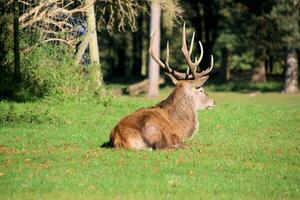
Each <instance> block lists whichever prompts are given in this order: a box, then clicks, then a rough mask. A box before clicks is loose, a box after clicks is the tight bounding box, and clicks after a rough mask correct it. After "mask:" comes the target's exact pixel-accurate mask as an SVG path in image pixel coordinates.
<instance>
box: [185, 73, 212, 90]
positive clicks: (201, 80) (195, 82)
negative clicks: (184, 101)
mask: <svg viewBox="0 0 300 200" xmlns="http://www.w3.org/2000/svg"><path fill="white" fill-rule="evenodd" d="M208 78H209V76H208V75H207V76H203V77H201V78H198V79H196V80H192V81H189V86H190V87H191V88H193V87H196V88H199V87H202V85H203V84H204V83H205V82H206V81H207V79H208Z"/></svg>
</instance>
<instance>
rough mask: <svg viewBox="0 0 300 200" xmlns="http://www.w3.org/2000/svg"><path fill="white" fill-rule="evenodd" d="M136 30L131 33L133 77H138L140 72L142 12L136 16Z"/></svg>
mask: <svg viewBox="0 0 300 200" xmlns="http://www.w3.org/2000/svg"><path fill="white" fill-rule="evenodd" d="M137 25H138V31H136V32H134V33H133V34H132V42H133V44H132V46H133V48H132V51H133V52H132V54H133V66H132V70H131V74H132V75H133V76H134V77H140V76H141V72H142V64H143V63H142V57H143V15H142V13H141V14H140V16H139V17H138V18H137Z"/></svg>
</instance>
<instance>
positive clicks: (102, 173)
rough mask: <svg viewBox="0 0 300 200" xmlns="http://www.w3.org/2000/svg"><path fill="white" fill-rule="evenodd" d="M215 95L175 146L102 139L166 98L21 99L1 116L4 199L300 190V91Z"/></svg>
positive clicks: (270, 195)
mask: <svg viewBox="0 0 300 200" xmlns="http://www.w3.org/2000/svg"><path fill="white" fill-rule="evenodd" d="M166 95H167V92H164V93H163V95H162V96H166ZM210 95H211V96H212V97H213V98H214V99H215V100H216V102H217V106H216V107H215V108H214V109H213V110H205V111H202V112H199V121H200V128H199V131H198V133H197V135H195V136H194V138H193V139H192V140H191V141H188V142H187V146H186V147H185V148H184V149H178V150H175V151H129V150H114V149H107V148H100V146H101V145H102V144H103V143H105V142H106V141H107V140H108V138H109V132H110V130H111V129H112V128H113V126H114V125H115V124H116V123H117V122H118V121H119V120H120V118H122V117H123V116H125V115H126V114H128V113H130V112H132V111H134V110H135V109H137V108H140V107H147V106H150V105H153V104H155V103H157V102H158V101H159V100H160V99H147V98H145V97H126V96H122V97H116V98H115V99H114V100H113V102H112V106H111V107H109V108H106V107H104V106H102V105H100V104H93V103H91V104H87V103H59V102H48V103H17V104H15V105H14V110H15V114H14V117H13V119H12V120H11V122H7V123H2V124H0V199H299V198H300V95H282V94H279V93H262V94H259V95H258V96H255V97H252V98H251V97H249V95H248V94H241V93H222V92H210ZM0 107H2V108H5V109H6V108H7V107H8V103H1V104H0ZM41 108H42V109H44V110H46V111H47V112H40V111H37V110H40V109H41ZM24 113H27V115H28V118H29V119H30V120H26V117H24ZM35 113H37V115H45V117H43V116H38V117H40V118H39V120H36V121H35V118H36V117H37V116H36V115H34V114H35ZM22 114H23V117H22V118H20V117H18V116H20V115H22ZM31 115H32V116H33V117H32V116H31ZM24 118H25V120H24ZM31 118H32V119H31ZM52 118H53V119H54V120H52ZM29 122H31V123H29Z"/></svg>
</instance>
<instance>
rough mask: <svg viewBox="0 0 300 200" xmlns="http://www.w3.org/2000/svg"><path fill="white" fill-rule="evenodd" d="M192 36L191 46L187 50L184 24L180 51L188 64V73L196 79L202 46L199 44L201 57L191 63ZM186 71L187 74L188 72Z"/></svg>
mask: <svg viewBox="0 0 300 200" xmlns="http://www.w3.org/2000/svg"><path fill="white" fill-rule="evenodd" d="M194 36H195V35H194V34H193V37H192V41H191V45H190V50H188V49H187V46H186V33H185V23H184V24H183V31H182V47H181V51H182V53H183V55H184V57H185V60H186V61H187V63H188V66H189V68H190V70H189V71H191V72H192V76H193V78H194V79H195V78H196V71H197V66H198V65H199V64H200V62H201V59H202V54H203V51H202V50H203V48H202V44H201V43H199V44H200V49H201V55H200V57H199V59H196V61H195V62H192V60H191V57H190V56H191V54H192V49H193V42H194ZM189 71H188V70H187V72H189Z"/></svg>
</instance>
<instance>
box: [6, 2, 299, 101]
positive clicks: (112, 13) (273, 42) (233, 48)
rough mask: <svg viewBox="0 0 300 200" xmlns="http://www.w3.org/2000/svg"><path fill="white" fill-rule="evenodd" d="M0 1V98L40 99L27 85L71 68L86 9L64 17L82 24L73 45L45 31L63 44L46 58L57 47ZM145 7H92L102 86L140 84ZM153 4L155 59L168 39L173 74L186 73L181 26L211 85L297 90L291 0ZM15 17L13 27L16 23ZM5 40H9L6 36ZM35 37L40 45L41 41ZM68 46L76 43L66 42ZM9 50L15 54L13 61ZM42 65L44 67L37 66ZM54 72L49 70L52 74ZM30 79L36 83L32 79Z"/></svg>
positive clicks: (144, 68)
mask: <svg viewBox="0 0 300 200" xmlns="http://www.w3.org/2000/svg"><path fill="white" fill-rule="evenodd" d="M0 2H1V6H0V14H1V19H0V33H1V35H0V45H1V52H0V65H1V69H0V70H1V75H0V76H1V77H0V78H1V89H0V93H1V97H7V96H12V95H13V94H14V93H15V91H16V90H17V89H18V88H20V87H25V88H26V90H28V88H30V89H29V90H30V91H34V92H35V93H36V94H39V95H42V94H43V92H44V89H45V88H44V89H43V90H42V91H39V89H37V88H36V87H32V85H34V86H43V87H44V86H45V83H47V84H48V85H47V84H46V85H47V86H45V87H46V88H47V87H54V85H55V86H57V84H59V83H61V82H62V81H61V80H55V81H54V82H55V83H53V81H52V79H53V78H54V77H57V76H56V75H55V76H51V77H50V78H49V75H47V73H45V71H47V70H45V68H46V66H47V65H49V66H53V65H60V63H64V64H65V68H67V66H69V65H70V66H73V65H74V64H73V65H72V64H70V63H69V62H72V59H73V58H72V57H73V56H74V55H75V54H76V51H78V48H79V46H80V45H78V44H80V38H81V37H82V36H81V35H82V34H85V33H84V32H86V30H85V29H86V28H84V27H85V26H86V23H85V19H86V18H85V17H84V14H82V13H84V12H86V11H82V12H81V14H80V12H79V14H76V15H74V16H66V19H69V18H72V19H80V20H82V21H83V24H85V25H84V26H83V25H82V23H81V28H82V27H83V28H82V29H84V31H83V33H80V34H81V35H80V34H77V35H76V34H75V36H76V37H77V38H76V39H79V40H75V39H74V34H73V33H72V34H69V35H68V34H66V32H63V30H64V29H62V30H60V28H56V29H52V30H51V31H52V32H51V34H52V35H51V34H50V33H49V30H47V31H48V32H47V34H46V36H48V37H49V34H50V35H51V36H53V34H54V35H55V34H57V35H55V36H57V37H63V38H59V39H60V41H62V40H63V41H64V42H65V43H68V45H67V47H63V48H61V47H60V48H59V50H58V51H59V52H63V53H57V52H56V53H53V52H54V51H57V48H56V47H55V48H54V47H49V46H47V45H46V43H44V41H45V31H44V32H43V31H41V27H43V28H44V29H45V26H44V24H45V23H42V22H41V21H38V23H36V25H35V26H34V25H32V24H34V23H35V22H34V21H33V22H32V24H30V23H29V22H31V21H30V20H28V19H27V18H24V16H22V14H24V12H25V13H26V12H28V10H26V9H28V6H25V7H26V9H24V5H23V6H22V4H21V3H19V4H18V2H17V1H11V2H10V3H7V2H6V1H4V0H1V1H0ZM12 2H13V3H12ZM30 2H34V1H30ZM36 2H39V1H36ZM74 2H75V3H74V4H72V6H69V7H70V8H71V9H76V8H78V7H76V6H78V5H81V3H82V1H74ZM153 2H154V1H144V0H135V1H132V0H123V1H102V0H99V1H96V3H95V15H96V16H95V17H96V25H97V30H96V32H97V38H98V44H99V56H100V65H101V72H102V75H103V79H104V81H105V82H106V83H108V84H109V83H111V82H123V83H124V82H125V83H133V82H136V81H138V80H142V79H145V78H147V74H148V63H149V61H148V60H149V56H148V48H149V40H150V20H151V17H150V15H151V14H154V13H151V11H150V7H151V3H153ZM18 5H19V6H18ZM160 5H161V8H162V10H161V25H160V28H161V44H160V46H161V58H162V59H164V58H165V53H166V52H165V51H166V42H167V40H169V41H170V62H171V65H172V67H174V68H176V69H179V70H184V69H185V67H186V64H185V61H184V58H183V56H182V53H181V37H182V35H181V33H182V25H183V22H186V24H187V25H186V26H187V33H188V42H189V40H190V38H191V35H192V31H194V30H195V31H196V35H195V39H196V40H200V41H201V42H202V44H203V47H204V58H203V60H202V62H201V64H200V66H201V68H202V69H204V68H205V67H207V66H208V65H209V62H210V54H213V55H214V60H215V67H214V70H213V76H214V79H213V80H215V81H217V83H224V82H229V81H230V82H233V83H237V82H238V81H241V80H242V81H251V82H268V81H277V82H281V83H282V89H283V91H284V92H296V91H297V90H298V78H299V75H298V74H299V73H298V69H299V67H298V63H299V62H298V58H299V49H300V36H299V34H300V28H299V27H300V16H299V12H300V1H299V0H265V1H259V0H251V1H248V0H222V1H221V0H220V1H219V0H171V1H168V0H161V1H160ZM79 8H81V7H79ZM19 12H20V13H19ZM18 17H20V19H19V23H20V24H18V23H17V20H16V19H17V18H18ZM26 20H27V21H26ZM63 22H64V21H62V22H60V23H63ZM66 22H67V23H69V21H66ZM24 27H26V28H24ZM28 27H29V28H28ZM53 30H54V32H55V33H53ZM64 31H65V30H64ZM13 35H14V37H8V36H13ZM18 38H19V39H18ZM41 38H42V39H44V41H42V42H41V40H42V39H41ZM73 41H77V43H76V42H74V43H71V42H73ZM39 42H41V43H42V45H40V43H39ZM62 43H63V42H55V43H53V42H52V43H51V45H52V46H53V44H54V46H62V45H57V44H62ZM37 44H38V45H37ZM45 45H46V46H45ZM195 46H197V45H195ZM40 48H42V49H40ZM53 48H54V49H55V50H53ZM197 48H198V49H196V50H195V51H194V53H193V56H196V55H199V46H197ZM62 49H63V50H62ZM13 50H14V51H13ZM17 52H19V54H20V56H21V60H20V61H18V53H17ZM86 53H88V50H87V52H86ZM57 56H58V57H59V58H57ZM54 57H55V58H54ZM29 58H30V60H29ZM65 58H67V61H66V60H65ZM43 59H44V61H45V60H47V62H44V63H42V61H43ZM53 60H54V61H53ZM62 60H63V62H62ZM88 60H89V59H87V62H88ZM57 61H58V62H57ZM18 63H19V64H18ZM54 63H55V64H54ZM82 63H85V61H82ZM37 66H39V67H40V69H39V68H38V67H37ZM76 66H77V65H76ZM79 68H80V66H79ZM57 70H58V69H57ZM65 70H66V69H65ZM86 70H87V68H86V67H81V71H83V72H84V73H86ZM54 71H55V70H53V69H52V72H53V73H54ZM73 71H76V70H73ZM79 71H80V70H79ZM60 73H65V72H60ZM71 74H72V73H71ZM38 76H43V77H42V78H36V77H38ZM41 79H43V81H41ZM68 80H69V79H68ZM22 81H23V82H22ZM18 82H19V84H18ZM72 90H73V89H72Z"/></svg>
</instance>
